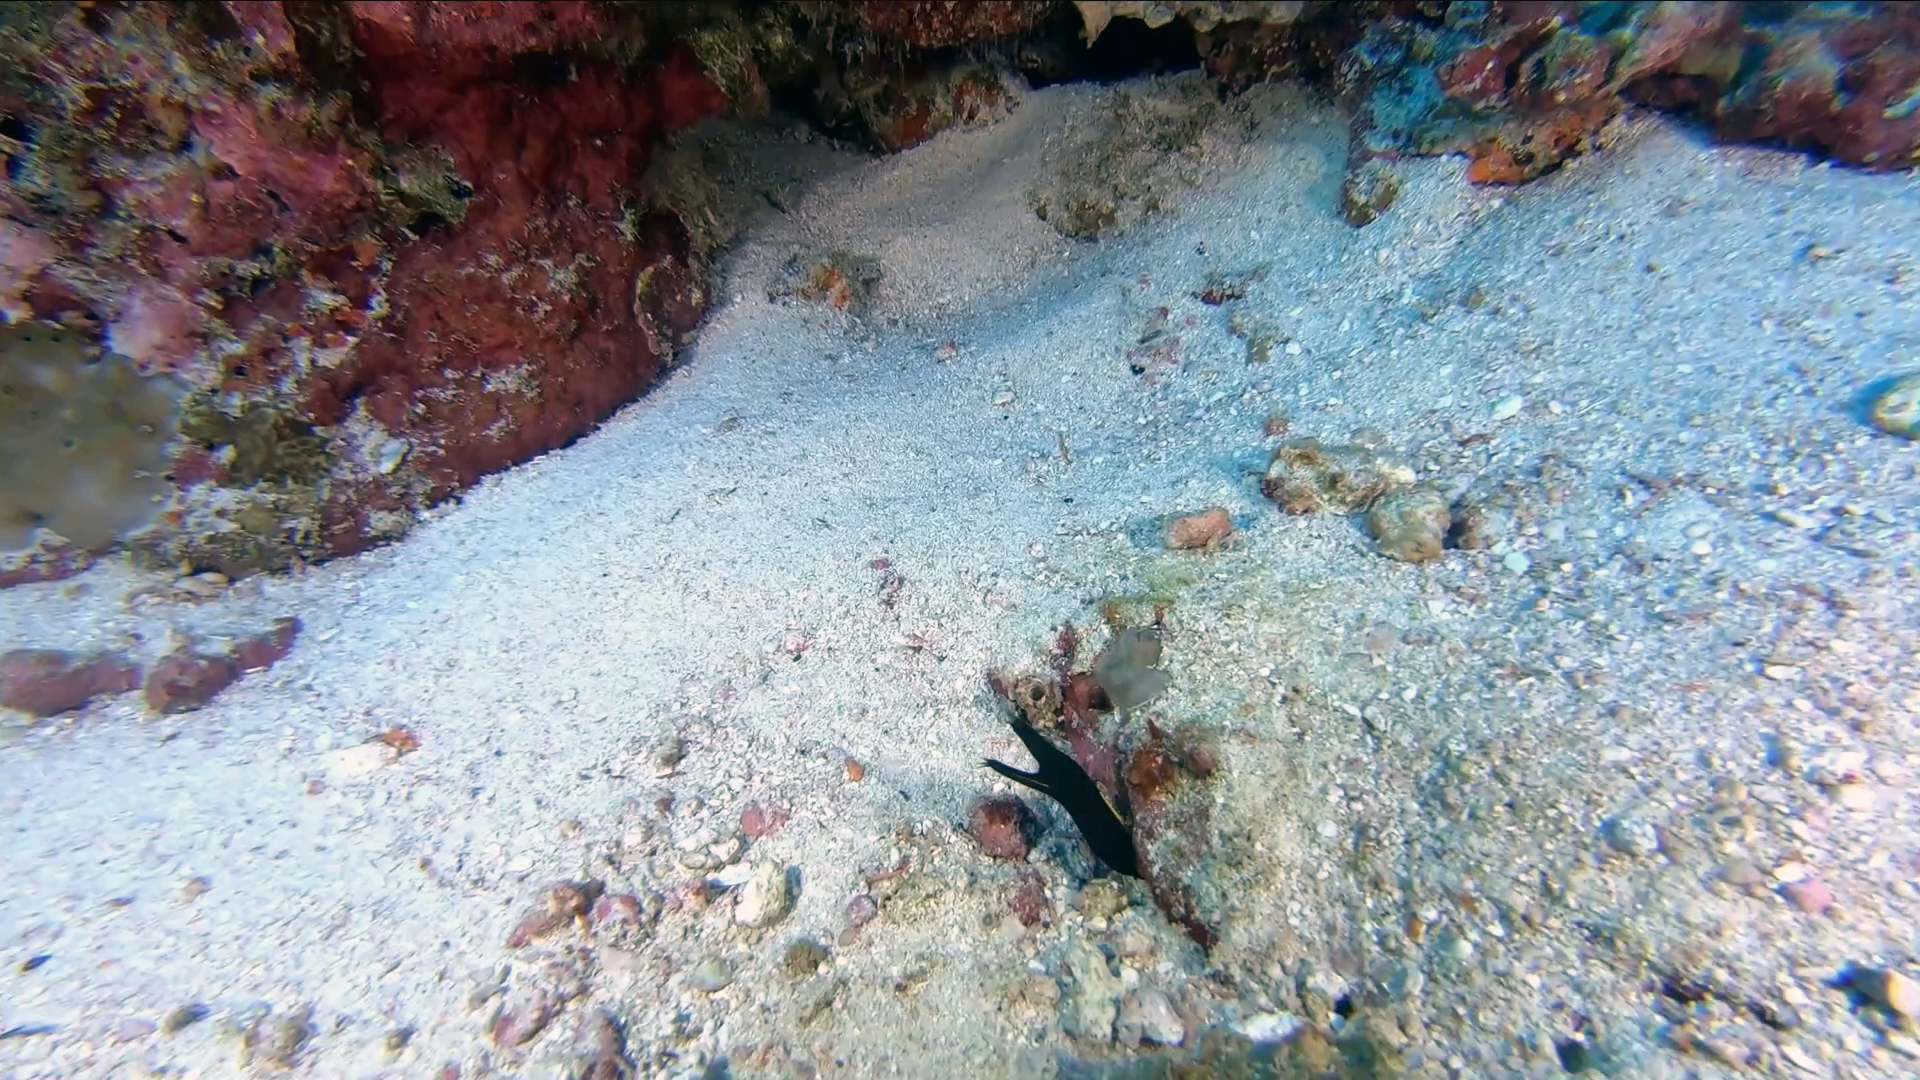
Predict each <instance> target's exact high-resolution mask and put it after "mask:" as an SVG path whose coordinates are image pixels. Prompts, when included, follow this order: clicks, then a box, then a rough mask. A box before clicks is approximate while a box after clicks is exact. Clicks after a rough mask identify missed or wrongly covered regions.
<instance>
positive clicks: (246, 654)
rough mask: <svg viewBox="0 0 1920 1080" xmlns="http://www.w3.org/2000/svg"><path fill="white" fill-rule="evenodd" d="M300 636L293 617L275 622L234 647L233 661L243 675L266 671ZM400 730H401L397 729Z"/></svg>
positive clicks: (298, 626)
mask: <svg viewBox="0 0 1920 1080" xmlns="http://www.w3.org/2000/svg"><path fill="white" fill-rule="evenodd" d="M299 636H300V620H299V619H296V618H294V617H292V616H288V617H286V618H281V619H275V620H273V629H271V630H269V631H267V632H266V633H264V634H261V635H259V636H257V637H250V638H248V639H246V640H245V641H242V642H240V643H239V644H238V645H235V646H234V647H233V660H234V663H235V664H237V665H238V666H239V668H240V670H241V672H242V673H246V672H253V671H265V670H267V669H268V668H270V667H272V666H273V665H275V664H277V663H279V662H280V661H281V660H283V659H285V658H286V655H287V654H288V653H290V652H292V651H293V642H294V639H295V638H297V637H299ZM396 730H399V729H396Z"/></svg>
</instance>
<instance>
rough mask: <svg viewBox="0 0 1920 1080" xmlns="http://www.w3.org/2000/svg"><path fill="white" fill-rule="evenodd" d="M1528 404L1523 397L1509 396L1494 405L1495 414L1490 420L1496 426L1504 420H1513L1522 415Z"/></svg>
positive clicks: (1517, 395)
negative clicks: (1521, 412)
mask: <svg viewBox="0 0 1920 1080" xmlns="http://www.w3.org/2000/svg"><path fill="white" fill-rule="evenodd" d="M1526 404H1527V399H1525V398H1523V397H1521V396H1520V395H1519V394H1508V395H1507V396H1506V397H1503V398H1501V399H1500V400H1499V401H1496V402H1494V403H1493V413H1492V414H1491V416H1490V417H1489V419H1491V420H1492V421H1493V422H1494V423H1496V424H1498V423H1500V422H1501V421H1503V420H1511V419H1513V418H1514V417H1516V416H1519V415H1520V410H1521V409H1522V408H1524V407H1525V406H1526Z"/></svg>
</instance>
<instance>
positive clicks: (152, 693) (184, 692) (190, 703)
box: [144, 646, 240, 714]
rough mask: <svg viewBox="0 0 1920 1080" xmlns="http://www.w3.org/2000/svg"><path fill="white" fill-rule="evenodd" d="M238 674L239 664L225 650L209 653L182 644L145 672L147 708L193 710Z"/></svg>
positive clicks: (215, 694)
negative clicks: (196, 650) (223, 651)
mask: <svg viewBox="0 0 1920 1080" xmlns="http://www.w3.org/2000/svg"><path fill="white" fill-rule="evenodd" d="M239 678H240V665H239V664H238V663H236V662H235V661H234V659H233V657H231V656H228V655H226V654H225V653H218V654H213V655H208V654H205V653H199V652H195V651H194V649H193V647H192V646H181V647H180V648H178V649H175V650H174V651H173V652H170V653H168V654H167V655H166V656H163V657H161V658H160V660H159V662H158V663H156V664H154V665H153V670H151V671H149V672H147V680H146V686H145V687H144V693H145V696H146V701H147V708H149V709H151V710H153V711H154V712H156V713H161V714H171V713H183V712H192V711H193V710H195V709H200V708H204V707H206V705H207V703H208V702H210V701H212V700H213V699H214V698H215V697H216V696H218V695H219V693H220V691H222V690H225V689H226V688H227V687H229V686H232V685H233V684H234V682H235V681H236V680H238V679H239Z"/></svg>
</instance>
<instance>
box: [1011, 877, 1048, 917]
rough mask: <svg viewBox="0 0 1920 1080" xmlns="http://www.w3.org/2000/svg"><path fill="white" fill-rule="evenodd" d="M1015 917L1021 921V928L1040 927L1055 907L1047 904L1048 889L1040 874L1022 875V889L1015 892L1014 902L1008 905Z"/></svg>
mask: <svg viewBox="0 0 1920 1080" xmlns="http://www.w3.org/2000/svg"><path fill="white" fill-rule="evenodd" d="M1008 906H1009V907H1010V908H1012V910H1013V917H1014V918H1016V919H1019V920H1020V925H1021V926H1038V925H1040V923H1041V922H1042V921H1044V920H1045V919H1046V917H1047V914H1048V912H1050V911H1051V910H1052V908H1053V905H1051V904H1049V903H1048V902H1047V888H1046V886H1045V885H1044V884H1042V883H1041V881H1040V876H1039V875H1038V874H1022V875H1021V877H1020V887H1019V888H1018V889H1016V890H1014V893H1013V900H1012V902H1011V903H1010V904H1009V905H1008Z"/></svg>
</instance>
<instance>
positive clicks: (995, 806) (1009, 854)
mask: <svg viewBox="0 0 1920 1080" xmlns="http://www.w3.org/2000/svg"><path fill="white" fill-rule="evenodd" d="M967 835H969V836H971V837H973V841H974V843H976V844H979V845H980V850H981V851H984V852H986V853H987V854H988V855H991V856H992V857H994V858H996V859H1010V860H1013V861H1016V862H1019V861H1024V860H1025V859H1026V857H1027V852H1028V850H1029V849H1030V848H1031V847H1032V846H1033V813H1032V811H1030V810H1028V809H1027V804H1026V803H1023V802H1021V801H1020V800H1019V799H1016V798H1014V797H1013V796H1011V795H996V796H992V797H989V798H984V799H981V800H979V801H978V802H975V803H974V804H973V808H972V809H971V810H969V811H968V812H967Z"/></svg>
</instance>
